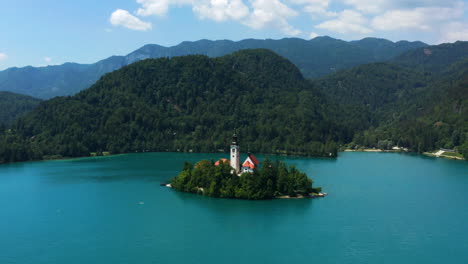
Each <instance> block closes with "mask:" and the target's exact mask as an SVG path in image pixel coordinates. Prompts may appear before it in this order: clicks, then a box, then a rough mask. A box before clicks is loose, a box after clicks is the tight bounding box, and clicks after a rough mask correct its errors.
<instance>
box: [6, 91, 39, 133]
mask: <svg viewBox="0 0 468 264" xmlns="http://www.w3.org/2000/svg"><path fill="white" fill-rule="evenodd" d="M40 102H41V100H40V99H37V98H33V97H30V96H26V95H21V94H15V93H10V92H0V126H2V125H3V126H4V125H10V124H11V123H12V122H13V121H14V120H15V119H17V118H18V117H20V116H22V115H23V114H25V113H27V112H29V111H31V110H33V109H34V108H36V107H37V106H38V105H39V103H40Z"/></svg>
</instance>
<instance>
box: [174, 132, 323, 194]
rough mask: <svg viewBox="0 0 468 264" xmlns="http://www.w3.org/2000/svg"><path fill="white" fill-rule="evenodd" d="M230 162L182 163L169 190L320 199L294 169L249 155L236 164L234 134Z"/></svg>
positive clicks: (237, 153) (318, 190) (237, 150)
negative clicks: (180, 169)
mask: <svg viewBox="0 0 468 264" xmlns="http://www.w3.org/2000/svg"><path fill="white" fill-rule="evenodd" d="M230 154H231V155H230V160H227V159H220V160H218V161H216V162H214V161H213V160H202V161H199V162H197V163H196V164H195V165H193V164H190V163H188V162H185V164H184V167H183V170H182V172H181V173H180V174H179V175H178V176H177V177H175V178H174V179H173V180H172V181H171V184H170V187H172V188H173V189H175V190H177V191H182V192H190V193H197V194H201V195H205V196H210V197H219V198H235V199H247V200H265V199H274V198H307V197H311V198H313V197H323V196H324V194H323V193H321V188H320V187H315V188H314V187H313V180H312V179H310V178H309V177H307V175H306V174H305V173H303V172H301V171H299V170H298V169H297V168H296V167H294V166H289V167H288V166H287V165H286V164H285V163H284V162H282V161H279V160H275V161H272V160H270V159H269V158H265V159H264V160H263V162H261V163H260V162H259V161H258V159H257V158H256V157H255V156H254V155H253V154H251V153H249V154H248V155H247V158H246V160H245V161H244V162H243V163H242V165H241V164H240V147H239V144H238V141H237V136H236V135H235V134H234V136H233V141H232V144H231V153H230Z"/></svg>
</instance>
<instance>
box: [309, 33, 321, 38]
mask: <svg viewBox="0 0 468 264" xmlns="http://www.w3.org/2000/svg"><path fill="white" fill-rule="evenodd" d="M318 36H319V34H317V33H315V32H311V33H310V35H309V39H314V38H316V37H318Z"/></svg>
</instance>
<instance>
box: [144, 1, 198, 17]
mask: <svg viewBox="0 0 468 264" xmlns="http://www.w3.org/2000/svg"><path fill="white" fill-rule="evenodd" d="M196 2H199V1H197V0H137V3H139V4H141V6H142V7H141V8H139V9H138V10H137V12H136V13H137V15H139V16H152V15H156V16H163V15H165V14H167V11H168V10H169V6H170V5H186V4H193V3H196Z"/></svg>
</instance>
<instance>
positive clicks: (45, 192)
mask: <svg viewBox="0 0 468 264" xmlns="http://www.w3.org/2000/svg"><path fill="white" fill-rule="evenodd" d="M224 156H226V155H222V154H221V155H220V154H180V153H146V154H132V155H121V156H113V157H103V158H88V159H76V160H67V161H47V162H30V163H17V164H9V165H1V166H0V263H2V264H10V263H11V264H17V263H21V264H29V263H31V264H32V263H34V264H40V263H49V264H50V263H51V264H58V263H60V264H62V263H73V264H74V263H80V264H81V263H87V264H94V263H113V264H115V263H313V262H318V263H398V264H406V263H451V264H453V263H468V162H462V161H452V160H444V159H435V158H428V157H423V156H419V155H410V154H395V153H340V157H339V158H338V159H336V160H334V159H311V158H290V157H288V158H282V159H284V160H285V161H286V162H287V163H288V164H290V165H296V166H297V167H298V168H299V169H301V170H303V171H305V172H306V173H307V174H308V175H309V177H312V178H313V179H314V181H315V186H322V187H323V189H324V191H325V192H328V193H329V195H328V196H327V197H326V198H323V199H302V200H271V201H239V200H224V199H214V198H207V197H202V196H197V195H192V194H185V193H178V192H175V191H173V190H171V189H169V188H165V187H160V186H159V183H160V182H164V181H166V180H168V179H170V178H172V177H173V176H175V175H177V173H178V172H179V170H180V169H181V168H182V166H183V162H184V161H190V162H195V161H197V160H201V159H205V158H208V159H211V158H213V159H216V158H220V157H224ZM260 158H262V157H261V156H260Z"/></svg>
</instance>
